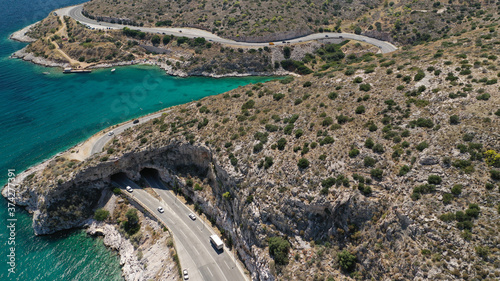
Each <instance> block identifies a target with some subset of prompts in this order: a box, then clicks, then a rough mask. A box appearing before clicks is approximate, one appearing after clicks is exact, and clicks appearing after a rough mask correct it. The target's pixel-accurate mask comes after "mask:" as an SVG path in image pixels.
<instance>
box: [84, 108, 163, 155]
mask: <svg viewBox="0 0 500 281" xmlns="http://www.w3.org/2000/svg"><path fill="white" fill-rule="evenodd" d="M169 111H170V110H167V111H161V112H157V113H154V114H150V115H146V116H143V117H141V118H137V119H134V120H139V123H137V124H134V123H133V121H128V122H125V123H122V124H121V125H119V126H118V127H116V128H113V129H111V130H108V131H106V134H104V135H102V136H101V137H99V138H98V139H97V140H96V142H95V143H94V146H93V147H92V150H91V152H90V155H93V154H95V153H99V152H102V150H103V149H104V146H105V145H106V144H107V143H108V142H109V141H110V140H112V139H113V138H114V137H115V135H117V134H120V133H123V132H124V131H125V130H126V129H128V128H132V127H134V126H137V125H140V124H142V123H145V122H147V121H149V120H151V119H155V118H158V117H160V116H161V115H162V114H163V113H167V112H169ZM110 131H112V132H113V134H112V135H109V132H110Z"/></svg>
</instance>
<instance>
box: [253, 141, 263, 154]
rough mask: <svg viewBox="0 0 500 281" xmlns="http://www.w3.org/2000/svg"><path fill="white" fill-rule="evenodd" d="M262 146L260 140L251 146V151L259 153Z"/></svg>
mask: <svg viewBox="0 0 500 281" xmlns="http://www.w3.org/2000/svg"><path fill="white" fill-rule="evenodd" d="M263 148H264V145H263V144H262V143H261V142H259V143H258V144H256V145H254V146H253V153H259V152H261V151H262V149H263Z"/></svg>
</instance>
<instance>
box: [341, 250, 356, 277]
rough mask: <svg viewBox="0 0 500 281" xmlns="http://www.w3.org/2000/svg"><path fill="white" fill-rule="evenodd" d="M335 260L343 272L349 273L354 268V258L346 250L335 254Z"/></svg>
mask: <svg viewBox="0 0 500 281" xmlns="http://www.w3.org/2000/svg"><path fill="white" fill-rule="evenodd" d="M337 258H338V261H339V265H340V267H341V268H342V269H343V270H345V271H347V272H351V271H353V270H354V268H355V266H356V256H355V255H353V254H351V253H350V252H349V251H347V250H343V251H342V252H340V253H338V254H337Z"/></svg>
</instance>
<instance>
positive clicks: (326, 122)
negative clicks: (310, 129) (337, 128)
mask: <svg viewBox="0 0 500 281" xmlns="http://www.w3.org/2000/svg"><path fill="white" fill-rule="evenodd" d="M332 124H333V118H332V117H330V116H328V117H326V118H325V119H323V121H322V122H321V125H323V126H324V127H326V126H330V125H332Z"/></svg>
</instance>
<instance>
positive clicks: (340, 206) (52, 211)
mask: <svg viewBox="0 0 500 281" xmlns="http://www.w3.org/2000/svg"><path fill="white" fill-rule="evenodd" d="M59 161H63V160H61V159H60V158H57V157H56V158H54V159H51V160H48V161H47V162H46V163H43V164H42V166H45V167H46V168H47V167H55V166H56V165H57V163H58V162H59ZM89 161H90V162H92V160H89ZM145 168H149V169H155V170H157V171H158V173H159V175H160V177H161V178H162V180H163V181H165V182H166V183H168V184H170V185H171V186H174V185H177V186H179V187H181V188H182V193H184V194H185V195H187V196H188V197H190V198H192V199H193V201H194V202H195V203H196V204H199V206H200V207H201V209H203V211H204V212H205V213H206V214H207V215H208V216H209V217H211V218H212V219H213V220H215V222H216V224H217V225H218V226H219V227H220V228H222V229H225V230H226V231H228V233H229V234H228V235H226V236H227V237H229V236H230V237H232V241H233V243H234V245H235V246H236V247H237V249H238V252H239V254H240V256H241V258H242V259H243V261H244V262H245V264H246V266H247V268H248V269H249V270H250V272H252V276H253V279H255V280H274V276H273V274H271V272H270V269H269V261H270V259H269V256H268V254H267V253H266V252H265V251H263V248H265V247H266V244H267V243H266V238H267V235H268V233H267V230H266V229H265V228H266V225H268V226H270V227H273V228H275V230H276V231H279V232H281V233H286V234H288V235H290V236H296V235H297V236H298V235H299V232H300V234H301V235H302V236H303V238H304V239H307V240H309V239H322V238H324V237H325V236H330V235H337V234H338V230H337V229H338V228H339V227H340V228H345V227H346V222H347V221H348V220H350V221H353V220H360V221H366V220H369V218H370V217H371V212H372V211H373V210H372V209H374V207H370V206H369V205H368V206H365V205H363V204H358V205H357V206H350V205H352V201H353V200H356V198H358V196H355V195H353V194H349V193H348V194H343V195H341V196H339V197H338V198H336V199H335V200H334V201H327V200H324V199H323V200H316V201H313V202H311V203H304V202H303V201H301V200H300V199H299V198H286V199H285V200H284V201H283V202H281V203H280V209H277V208H276V206H275V205H274V204H273V203H272V202H255V203H252V204H250V205H248V204H247V203H245V200H244V198H245V196H244V195H245V193H246V192H244V191H243V192H242V191H241V190H239V188H238V187H239V186H241V184H248V183H245V176H246V173H244V171H236V170H235V169H234V168H233V167H231V166H228V165H227V164H224V163H223V161H219V160H218V159H217V158H216V157H215V158H214V156H213V154H212V152H211V150H210V148H209V147H206V146H204V145H200V144H196V143H195V144H190V143H189V142H182V141H172V142H171V143H168V144H166V145H164V146H162V147H158V148H154V149H152V148H149V149H136V151H134V152H128V153H126V154H124V155H123V156H121V157H119V158H118V159H116V160H113V161H106V162H101V163H96V164H95V163H92V164H90V165H88V166H83V165H82V166H80V167H78V168H77V170H75V171H74V172H71V173H69V175H67V176H68V177H67V178H65V179H64V180H61V179H58V180H57V181H56V182H53V183H50V184H47V182H46V181H44V180H41V178H43V177H46V176H47V175H46V174H45V175H44V171H45V170H44V169H40V171H38V172H35V173H33V174H30V175H28V174H27V173H25V174H23V175H21V176H22V177H24V179H23V181H22V184H21V185H20V188H19V190H18V192H17V196H16V198H15V203H16V204H18V205H21V206H25V207H26V208H27V209H28V210H30V211H31V212H33V229H34V231H35V233H36V234H37V235H44V234H51V233H54V232H56V231H59V230H63V229H69V228H74V227H81V226H83V225H86V224H88V223H89V218H90V217H92V215H93V212H94V210H95V206H96V204H97V202H98V201H99V200H100V197H101V194H102V192H103V190H104V189H107V188H110V186H111V177H112V176H113V175H115V174H117V173H125V174H126V175H127V176H128V177H129V178H131V179H133V180H136V181H139V180H140V177H141V176H140V172H141V170H143V169H145ZM188 177H189V178H196V179H198V180H200V181H201V182H204V183H205V184H206V185H207V186H210V187H211V190H212V192H211V193H199V192H195V191H194V189H193V187H192V186H188V185H186V180H185V179H186V178H188ZM225 192H230V193H231V194H233V196H234V197H235V198H234V200H231V201H230V202H228V201H227V200H225V199H223V196H222V195H223V194H224V193H225ZM296 218H306V219H303V220H300V221H297V220H296Z"/></svg>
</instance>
